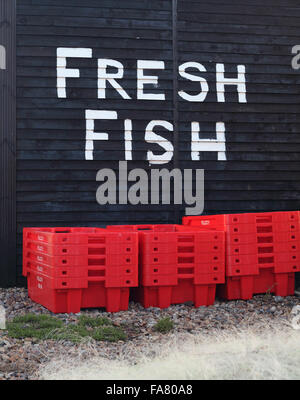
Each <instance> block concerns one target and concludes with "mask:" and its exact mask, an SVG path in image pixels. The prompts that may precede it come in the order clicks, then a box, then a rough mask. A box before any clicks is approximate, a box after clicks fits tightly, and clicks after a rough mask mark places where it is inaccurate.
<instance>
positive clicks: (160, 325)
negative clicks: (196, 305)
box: [153, 317, 174, 333]
mask: <svg viewBox="0 0 300 400" xmlns="http://www.w3.org/2000/svg"><path fill="white" fill-rule="evenodd" d="M173 328H174V322H173V321H172V320H171V319H170V318H169V317H167V318H162V319H160V320H159V321H158V322H157V323H156V324H155V325H154V326H153V330H154V331H156V332H161V333H168V332H170V331H171V330H172V329H173Z"/></svg>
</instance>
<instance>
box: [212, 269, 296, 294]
mask: <svg viewBox="0 0 300 400" xmlns="http://www.w3.org/2000/svg"><path fill="white" fill-rule="evenodd" d="M294 287H295V274H294V273H275V272H274V270H273V269H272V268H268V269H262V270H260V273H259V275H257V276H254V275H249V276H241V277H226V282H225V284H224V285H219V286H218V288H217V296H218V297H221V298H223V299H227V300H237V299H243V300H248V299H251V298H252V297H253V295H254V294H262V293H274V294H275V295H276V296H282V297H284V296H292V295H293V294H294Z"/></svg>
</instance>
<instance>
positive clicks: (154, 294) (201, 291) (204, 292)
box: [133, 280, 216, 308]
mask: <svg viewBox="0 0 300 400" xmlns="http://www.w3.org/2000/svg"><path fill="white" fill-rule="evenodd" d="M215 295H216V285H215V284H210V285H194V284H193V282H192V280H180V281H179V283H178V285H176V286H156V287H153V286H152V287H143V286H141V287H139V288H136V289H134V290H133V299H134V300H135V301H137V302H139V303H141V304H142V306H143V307H144V308H148V307H159V308H167V307H170V305H171V304H181V303H185V302H187V301H191V302H193V303H194V306H195V307H200V306H209V305H212V304H214V301H215Z"/></svg>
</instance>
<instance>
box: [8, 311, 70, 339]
mask: <svg viewBox="0 0 300 400" xmlns="http://www.w3.org/2000/svg"><path fill="white" fill-rule="evenodd" d="M62 326H63V322H62V321H60V320H59V319H57V318H55V317H52V316H50V315H35V314H26V315H22V316H20V317H15V318H14V319H13V321H12V322H9V323H8V324H7V330H8V334H9V336H11V337H13V338H16V339H22V338H36V339H44V338H45V336H46V335H48V334H50V332H51V331H53V330H55V329H58V328H61V327H62Z"/></svg>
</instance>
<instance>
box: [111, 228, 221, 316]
mask: <svg viewBox="0 0 300 400" xmlns="http://www.w3.org/2000/svg"><path fill="white" fill-rule="evenodd" d="M107 229H108V230H112V231H122V232H123V231H124V232H128V231H129V232H130V231H131V232H132V231H138V233H139V242H140V245H139V251H140V257H139V287H138V288H136V289H134V290H133V291H132V294H133V300H135V301H138V302H140V303H141V304H142V305H143V306H144V307H145V308H147V307H159V308H166V307H169V306H170V305H171V304H178V303H184V302H187V301H192V302H193V303H194V305H195V307H199V306H202V305H206V306H207V305H211V304H213V303H214V300H215V293H216V285H217V284H221V283H224V282H225V259H224V255H225V248H224V245H225V235H224V232H216V231H213V232H201V231H200V230H199V229H197V228H196V229H195V228H192V229H190V228H189V227H184V226H180V225H128V226H124V225H123V226H121V225H120V226H108V227H107Z"/></svg>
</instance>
